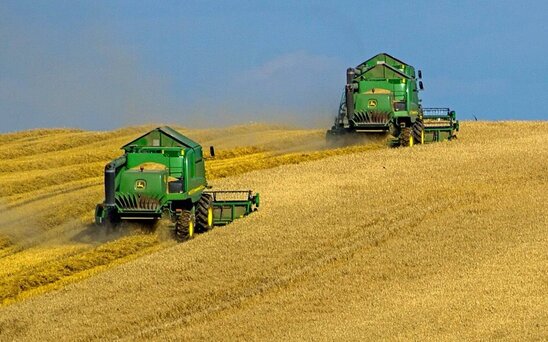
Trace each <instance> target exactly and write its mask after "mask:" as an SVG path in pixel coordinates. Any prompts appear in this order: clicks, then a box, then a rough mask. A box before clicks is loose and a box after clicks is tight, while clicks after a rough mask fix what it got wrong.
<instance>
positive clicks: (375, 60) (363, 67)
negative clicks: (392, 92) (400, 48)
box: [356, 52, 415, 78]
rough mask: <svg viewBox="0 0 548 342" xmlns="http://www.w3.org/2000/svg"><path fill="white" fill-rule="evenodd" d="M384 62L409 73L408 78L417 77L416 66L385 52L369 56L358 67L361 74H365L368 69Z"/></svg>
mask: <svg viewBox="0 0 548 342" xmlns="http://www.w3.org/2000/svg"><path fill="white" fill-rule="evenodd" d="M382 64H384V65H387V66H389V67H390V68H392V69H394V70H397V71H398V72H399V73H402V74H405V75H407V76H408V77H407V78H412V77H415V68H413V66H411V65H409V64H407V63H405V62H404V61H402V60H400V59H397V58H396V57H394V56H392V55H389V54H387V53H385V52H383V53H379V54H378V55H376V56H373V57H371V58H369V59H368V60H366V61H365V62H363V63H361V64H360V65H358V66H357V67H356V69H357V70H359V71H361V74H363V73H365V72H366V71H367V70H370V69H371V68H374V67H375V66H376V65H382ZM358 74H360V72H358Z"/></svg>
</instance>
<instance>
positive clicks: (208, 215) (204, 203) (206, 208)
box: [196, 194, 213, 233]
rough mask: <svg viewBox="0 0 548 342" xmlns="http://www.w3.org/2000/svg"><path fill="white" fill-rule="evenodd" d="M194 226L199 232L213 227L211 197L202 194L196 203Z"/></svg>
mask: <svg viewBox="0 0 548 342" xmlns="http://www.w3.org/2000/svg"><path fill="white" fill-rule="evenodd" d="M196 228H197V231H198V232H199V233H203V232H207V231H209V230H211V229H213V197H212V196H211V195H209V194H202V197H201V198H200V200H199V201H198V204H196Z"/></svg>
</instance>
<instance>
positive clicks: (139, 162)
mask: <svg viewBox="0 0 548 342" xmlns="http://www.w3.org/2000/svg"><path fill="white" fill-rule="evenodd" d="M122 149H123V150H124V151H125V153H124V155H123V156H121V157H119V158H117V159H115V160H113V161H112V162H110V163H109V164H107V165H106V166H105V201H104V202H103V203H101V204H99V205H97V207H96V211H95V221H96V223H97V224H103V223H106V222H107V221H111V222H112V221H120V220H132V219H137V220H148V219H159V218H161V217H162V216H164V215H166V214H167V215H168V216H170V217H172V218H173V217H175V216H176V215H177V212H178V211H179V210H182V209H185V210H192V211H193V212H194V210H195V204H196V203H197V202H198V201H199V200H200V198H201V197H202V194H203V193H204V191H205V190H206V188H207V187H208V186H207V180H206V174H205V161H204V157H203V153H202V147H201V146H200V145H199V144H198V143H196V142H194V141H192V140H190V139H189V138H187V137H185V136H184V135H182V134H180V133H178V132H177V131H175V130H173V129H171V128H169V127H159V128H156V129H154V130H152V131H150V132H148V133H147V134H145V135H143V136H141V137H139V138H137V139H135V140H133V141H132V142H130V143H128V144H126V145H124V146H123V147H122ZM219 193H220V192H219ZM258 201H259V197H258V194H256V195H253V194H252V193H251V192H249V196H247V197H246V198H245V199H242V200H238V201H236V200H233V201H228V202H227V203H225V202H223V203H219V204H217V203H213V205H214V207H215V206H218V205H221V204H222V205H224V206H233V207H241V206H242V202H243V203H245V204H246V206H245V209H246V210H245V211H244V212H243V216H245V215H248V214H249V213H251V212H252V211H253V210H255V209H256V208H257V207H258ZM226 223H228V222H227V220H226V219H225V218H223V217H220V216H219V219H217V220H215V217H214V224H226Z"/></svg>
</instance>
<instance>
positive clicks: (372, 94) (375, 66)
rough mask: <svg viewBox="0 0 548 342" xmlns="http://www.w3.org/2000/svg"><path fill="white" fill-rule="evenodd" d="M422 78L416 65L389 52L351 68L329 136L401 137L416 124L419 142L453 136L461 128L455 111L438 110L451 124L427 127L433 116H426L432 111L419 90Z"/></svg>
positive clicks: (415, 130)
mask: <svg viewBox="0 0 548 342" xmlns="http://www.w3.org/2000/svg"><path fill="white" fill-rule="evenodd" d="M420 74H421V73H420V72H419V78H420ZM419 78H417V76H416V73H415V68H414V67H413V66H411V65H409V64H407V63H405V62H402V61H401V60H399V59H397V58H395V57H392V56H390V55H388V54H386V53H381V54H378V55H376V56H374V57H372V58H370V59H368V60H367V61H365V62H363V63H362V64H360V65H358V66H357V67H355V68H349V69H348V70H347V84H346V87H345V91H344V92H343V96H342V99H341V104H340V106H339V113H338V115H337V117H336V119H335V123H334V125H333V127H332V128H331V129H330V130H328V131H327V137H328V138H330V137H334V136H338V135H343V134H347V133H356V132H358V133H385V132H389V133H390V134H391V135H393V136H394V137H395V138H399V137H400V135H402V132H403V131H404V130H405V129H406V128H408V129H409V130H411V128H413V132H414V133H413V135H414V137H415V141H416V142H424V141H425V140H428V139H427V138H428V137H430V136H431V139H432V140H436V139H441V137H443V136H447V137H448V138H449V139H451V138H453V137H454V135H455V134H454V133H455V131H457V130H458V121H456V116H455V112H451V111H447V112H442V111H436V113H435V116H436V119H437V118H438V117H442V119H443V120H444V123H446V122H447V121H448V122H449V124H447V125H443V127H442V125H437V126H435V127H431V129H430V128H429V129H426V128H427V127H426V126H427V125H426V124H425V123H426V121H428V122H430V121H431V120H429V119H428V120H424V119H426V118H427V117H428V116H429V115H430V113H429V112H430V110H429V109H427V108H422V106H421V100H420V99H419V95H418V94H419V91H420V90H421V89H422V82H421V81H418V79H419ZM449 113H451V116H450V115H449ZM432 119H433V118H432ZM440 120H441V119H440ZM423 131H424V133H426V135H425V134H423ZM427 132H428V133H427ZM439 133H441V134H439Z"/></svg>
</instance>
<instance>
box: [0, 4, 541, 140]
mask: <svg viewBox="0 0 548 342" xmlns="http://www.w3.org/2000/svg"><path fill="white" fill-rule="evenodd" d="M546 13H548V2H547V1H523V2H516V1H468V0H461V1H390V0H386V1H360V2H356V1H298V2H297V1H285V0H279V1H237V0H235V1H68V0H67V1H54V0H50V1H38V0H36V1H21V0H17V1H9V0H2V1H0V49H1V51H2V53H1V54H0V118H1V123H0V132H7V131H13V130H21V129H28V128H36V127H79V128H85V129H110V128H116V127H120V126H125V125H131V124H139V123H150V122H154V123H177V124H180V125H185V126H189V127H196V126H197V127H207V126H209V125H215V126H220V125H226V124H236V123H245V122H249V121H259V122H277V123H278V122H281V123H284V122H288V123H291V124H297V125H301V126H307V127H325V128H328V126H329V125H330V124H331V122H332V118H333V117H334V115H335V113H336V109H337V107H338V102H339V100H340V96H341V92H342V89H343V84H344V82H345V70H346V68H347V67H349V66H355V65H357V64H359V63H361V62H362V61H364V60H366V59H368V58H369V57H371V56H373V55H375V54H376V53H379V52H388V53H390V54H392V55H394V56H396V57H398V58H400V59H402V60H404V61H406V62H408V63H409V64H412V65H414V66H416V67H417V68H419V69H422V71H423V81H424V84H425V88H426V89H425V91H424V92H422V93H421V96H422V98H423V105H424V106H426V107H429V106H449V107H451V108H452V109H454V110H456V111H457V113H458V115H459V116H460V118H461V119H465V120H466V119H472V118H473V116H474V115H475V116H476V117H478V118H479V119H485V120H509V119H511V120H513V119H526V120H544V119H547V118H548V110H546V108H545V105H544V102H546V101H545V100H546V98H547V97H546V95H545V93H546V89H547V88H548V80H547V76H548V62H547V61H546V57H545V56H546V55H547V53H548V44H547V42H548V29H547V27H548V25H546V24H545V19H544V16H545V15H546Z"/></svg>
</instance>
